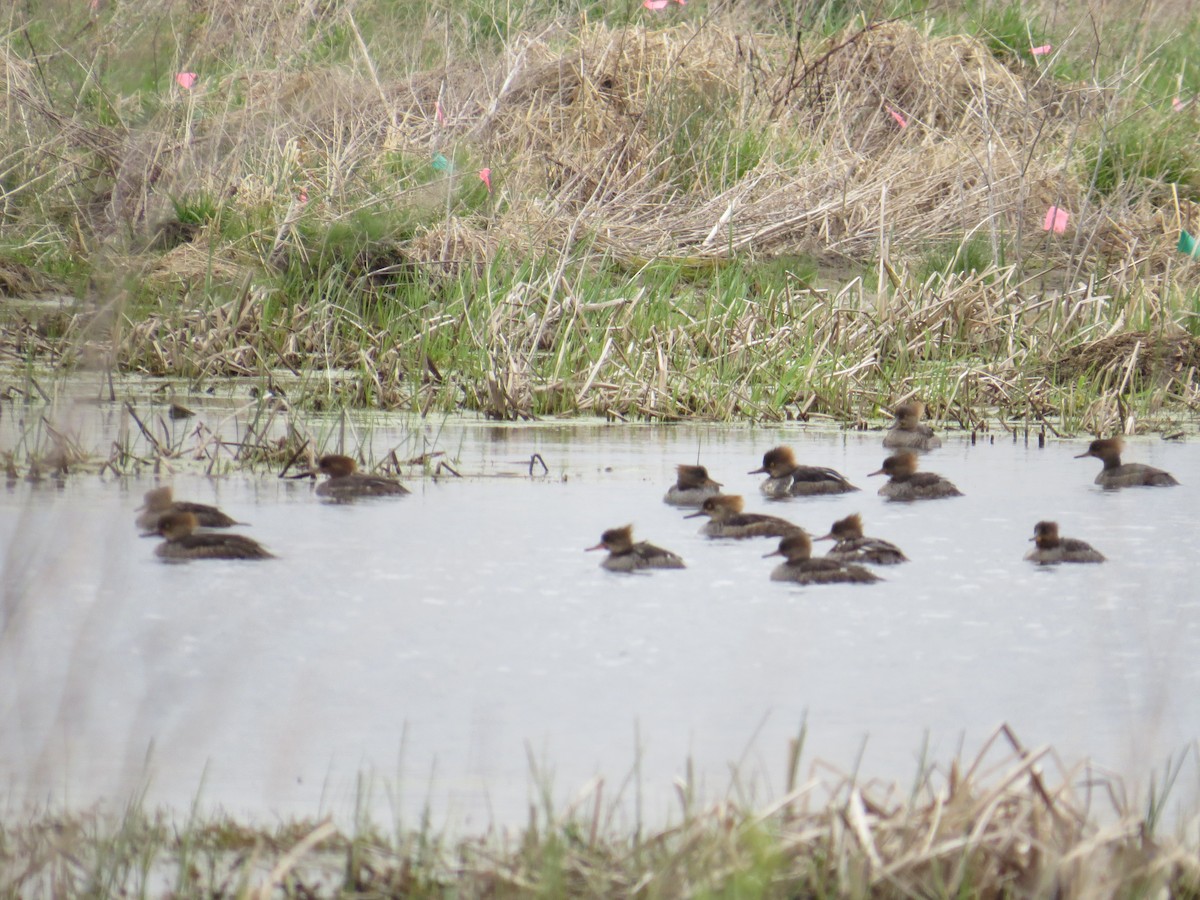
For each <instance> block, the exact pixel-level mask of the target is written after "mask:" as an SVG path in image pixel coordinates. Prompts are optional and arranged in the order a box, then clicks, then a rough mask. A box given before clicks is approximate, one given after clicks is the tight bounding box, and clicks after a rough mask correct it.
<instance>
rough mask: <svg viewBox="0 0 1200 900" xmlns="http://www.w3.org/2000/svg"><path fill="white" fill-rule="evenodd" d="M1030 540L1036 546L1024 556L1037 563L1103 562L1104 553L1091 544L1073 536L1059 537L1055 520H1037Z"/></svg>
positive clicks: (1044, 564)
mask: <svg viewBox="0 0 1200 900" xmlns="http://www.w3.org/2000/svg"><path fill="white" fill-rule="evenodd" d="M1030 540H1031V541H1034V542H1035V543H1036V544H1037V546H1036V547H1035V548H1034V549H1032V550H1030V551H1029V552H1028V553H1026V554H1025V558H1026V559H1027V560H1029V561H1030V562H1035V563H1038V564H1039V565H1043V566H1046V565H1053V564H1054V563H1064V562H1077V563H1096V562H1104V554H1102V553H1101V552H1100V551H1099V550H1097V549H1096V548H1094V547H1093V546H1092V545H1091V544H1089V543H1087V542H1085V541H1080V540H1076V539H1075V538H1065V537H1059V536H1058V523H1057V522H1038V523H1037V524H1036V525H1034V526H1033V537H1031V538H1030Z"/></svg>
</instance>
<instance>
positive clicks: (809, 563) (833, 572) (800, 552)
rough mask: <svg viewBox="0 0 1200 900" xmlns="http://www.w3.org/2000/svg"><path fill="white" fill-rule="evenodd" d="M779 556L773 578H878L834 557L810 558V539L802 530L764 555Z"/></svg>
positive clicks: (818, 581) (842, 580)
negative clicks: (782, 560) (780, 561)
mask: <svg viewBox="0 0 1200 900" xmlns="http://www.w3.org/2000/svg"><path fill="white" fill-rule="evenodd" d="M771 556H782V557H783V558H784V562H782V563H781V564H780V565H778V566H776V567H775V568H774V570H772V572H771V580H772V581H794V582H796V583H797V584H870V583H871V582H873V581H880V580H882V579H880V577H879V576H878V575H876V574H875V573H874V572H871V571H868V570H867V569H864V568H863V567H862V566H855V565H847V564H846V563H842V562H838V561H837V560H835V559H829V558H828V557H821V558H820V559H813V558H812V539H811V538H809V536H808V535H807V534H806V533H805V532H803V531H798V532H796V533H795V534H790V535H788V536H787V537H785V538H784V539H783V540H781V541H780V542H779V549H778V550H775V551H774V552H773V553H768V554H766V556H764V557H763V558H764V559H766V558H767V557H771Z"/></svg>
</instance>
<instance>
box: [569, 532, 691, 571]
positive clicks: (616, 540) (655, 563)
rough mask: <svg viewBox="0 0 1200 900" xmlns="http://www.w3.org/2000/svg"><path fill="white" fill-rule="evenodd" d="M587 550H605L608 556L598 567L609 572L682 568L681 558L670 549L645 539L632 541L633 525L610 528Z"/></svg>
mask: <svg viewBox="0 0 1200 900" xmlns="http://www.w3.org/2000/svg"><path fill="white" fill-rule="evenodd" d="M587 549H588V551H589V552H590V551H592V550H607V551H608V556H607V557H605V559H604V562H602V563H600V567H601V568H604V569H608V570H609V571H610V572H633V571H636V570H638V569H682V568H683V567H684V565H683V560H682V559H681V558H680V557H679V556H678V555H677V554H675V553H672V552H671V551H670V550H664V549H663V548H662V547H656V546H654V545H653V544H648V543H646V542H645V541H641V542H640V543H637V544H635V543H634V542H633V526H632V525H625V526H623V527H621V528H610V529H608V531H606V532H604V533H603V534H602V535H600V543H598V544H597V545H596V546H595V547H588V548H587Z"/></svg>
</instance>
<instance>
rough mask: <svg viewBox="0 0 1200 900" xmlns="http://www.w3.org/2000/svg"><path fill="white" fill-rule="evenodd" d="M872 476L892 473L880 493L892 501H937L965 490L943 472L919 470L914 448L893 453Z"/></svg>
mask: <svg viewBox="0 0 1200 900" xmlns="http://www.w3.org/2000/svg"><path fill="white" fill-rule="evenodd" d="M871 475H887V476H888V483H887V484H885V485H884V486H883V487H881V488H880V489H879V495H880V496H881V497H886V498H887V499H889V500H936V499H938V498H939V497H961V496H962V491H960V490H959V489H958V488H956V487H955V486H954V485H953V484H952V483H951V482H949V481H947V480H946V479H945V478H943V477H942V476H941V475H935V474H934V473H933V472H918V471H917V455H916V454H915V453H913V452H912V451H911V450H902V451H900V452H899V453H894V454H892V455H891V456H889V457H888V458H887V459H885V460H884V461H883V468H881V469H879V470H877V471H875V472H872V473H871ZM868 477H870V476H868Z"/></svg>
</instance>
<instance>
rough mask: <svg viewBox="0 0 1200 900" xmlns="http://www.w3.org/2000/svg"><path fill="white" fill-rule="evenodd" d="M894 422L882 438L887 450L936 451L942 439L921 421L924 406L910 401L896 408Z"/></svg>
mask: <svg viewBox="0 0 1200 900" xmlns="http://www.w3.org/2000/svg"><path fill="white" fill-rule="evenodd" d="M893 414H894V415H895V417H896V421H895V422H894V423H893V424H892V427H891V428H889V429H888V433H887V434H885V435H884V436H883V446H884V447H886V448H888V449H889V450H936V449H937V448H938V447H940V446H942V439H941V438H939V437H938V436H937V435H936V434H934V433H933V429H932V428H930V427H929V426H928V425H926V424H925V423H924V422H922V421H921V417H922V416H924V415H925V404H924V403H922V402H921V401H920V400H910V401H908V402H907V403H901V404H900V405H899V406H897V407H896V409H895V411H894V413H893Z"/></svg>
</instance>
